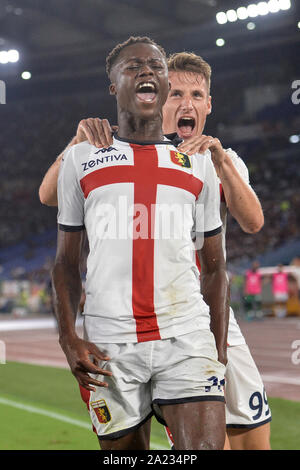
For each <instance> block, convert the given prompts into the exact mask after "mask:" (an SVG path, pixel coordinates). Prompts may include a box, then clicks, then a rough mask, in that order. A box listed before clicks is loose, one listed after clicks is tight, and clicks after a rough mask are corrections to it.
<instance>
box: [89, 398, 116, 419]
mask: <svg viewBox="0 0 300 470" xmlns="http://www.w3.org/2000/svg"><path fill="white" fill-rule="evenodd" d="M91 406H92V408H93V410H94V411H95V413H96V416H97V418H98V421H99V423H101V424H105V423H108V422H109V421H110V420H111V415H110V412H109V409H108V407H107V404H106V402H105V400H103V399H101V400H98V401H93V402H92V403H91Z"/></svg>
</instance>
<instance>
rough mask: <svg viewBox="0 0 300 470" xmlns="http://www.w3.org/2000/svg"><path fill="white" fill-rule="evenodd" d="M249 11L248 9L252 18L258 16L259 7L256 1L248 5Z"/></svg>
mask: <svg viewBox="0 0 300 470" xmlns="http://www.w3.org/2000/svg"><path fill="white" fill-rule="evenodd" d="M247 11H248V16H250V18H255V17H256V16H258V8H257V5H255V4H254V3H251V5H248V7H247Z"/></svg>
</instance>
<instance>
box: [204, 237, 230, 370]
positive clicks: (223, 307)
mask: <svg viewBox="0 0 300 470" xmlns="http://www.w3.org/2000/svg"><path fill="white" fill-rule="evenodd" d="M198 256H199V260H200V264H201V291H202V295H203V298H204V301H205V302H206V303H207V304H208V306H209V309H210V317H211V324H210V327H211V330H212V332H213V334H214V336H215V341H216V346H217V350H218V359H219V361H220V362H222V363H223V364H226V362H227V353H226V351H227V332H228V321H229V282H228V277H227V273H226V264H225V260H224V254H223V249H222V233H219V234H218V235H214V236H212V237H208V238H205V239H204V244H203V247H202V249H201V250H199V251H198Z"/></svg>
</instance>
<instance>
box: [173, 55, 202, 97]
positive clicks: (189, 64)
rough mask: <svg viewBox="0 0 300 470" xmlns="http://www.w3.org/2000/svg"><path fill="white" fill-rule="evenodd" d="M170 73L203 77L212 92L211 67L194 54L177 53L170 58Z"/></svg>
mask: <svg viewBox="0 0 300 470" xmlns="http://www.w3.org/2000/svg"><path fill="white" fill-rule="evenodd" d="M168 70H169V72H192V73H198V74H201V75H203V77H204V79H205V81H206V84H207V89H208V93H209V92H210V81H211V66H210V65H209V64H208V63H207V62H206V61H205V60H204V59H203V58H202V57H201V56H200V55H196V54H194V53H193V52H176V53H175V54H171V55H170V56H169V57H168Z"/></svg>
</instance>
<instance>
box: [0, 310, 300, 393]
mask: <svg viewBox="0 0 300 470" xmlns="http://www.w3.org/2000/svg"><path fill="white" fill-rule="evenodd" d="M239 324H240V327H241V329H242V331H243V333H244V336H245V338H246V341H247V344H248V346H249V347H250V350H251V352H252V355H253V358H254V360H255V362H256V364H257V367H258V369H259V371H260V373H261V375H262V378H263V381H264V384H265V388H266V392H267V395H269V396H271V397H281V398H287V399H290V400H298V401H300V319H298V318H283V319H277V318H266V319H263V320H257V321H252V322H243V321H239ZM77 329H78V332H79V334H81V333H82V326H81V323H80V322H79V324H78V326H77ZM0 340H1V341H3V342H4V343H5V349H6V361H7V362H8V361H18V362H26V363H31V364H39V365H50V366H56V367H68V364H67V361H66V359H65V357H64V355H63V352H62V351H61V349H60V346H59V344H58V340H57V332H56V329H55V324H54V320H53V319H52V318H43V319H38V320H37V319H26V320H20V319H17V320H7V319H5V318H3V317H2V318H1V319H0ZM296 341H298V345H297V344H294V346H296V347H294V348H292V344H293V343H294V342H296ZM2 345H3V343H2ZM297 351H299V353H298V352H297ZM295 362H299V364H297V363H295ZM0 367H1V366H0ZM2 367H3V366H2Z"/></svg>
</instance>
